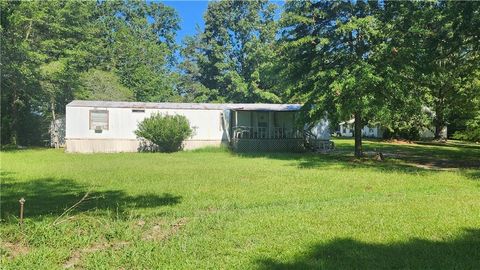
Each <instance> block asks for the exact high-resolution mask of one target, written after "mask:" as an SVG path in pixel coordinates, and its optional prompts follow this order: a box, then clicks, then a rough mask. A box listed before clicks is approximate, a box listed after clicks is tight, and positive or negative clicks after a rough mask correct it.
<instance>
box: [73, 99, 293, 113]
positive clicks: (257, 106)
mask: <svg viewBox="0 0 480 270" xmlns="http://www.w3.org/2000/svg"><path fill="white" fill-rule="evenodd" d="M67 107H96V108H141V109H183V110H225V109H230V110H235V111H298V110H300V109H301V107H302V105H301V104H265V103H170V102H163V103H153V102H126V101H93V100H74V101H72V102H70V103H68V104H67Z"/></svg>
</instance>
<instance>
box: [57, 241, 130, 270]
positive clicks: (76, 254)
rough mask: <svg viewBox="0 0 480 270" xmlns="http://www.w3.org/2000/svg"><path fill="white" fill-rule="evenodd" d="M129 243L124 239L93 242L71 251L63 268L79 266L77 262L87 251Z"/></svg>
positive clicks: (121, 246)
mask: <svg viewBox="0 0 480 270" xmlns="http://www.w3.org/2000/svg"><path fill="white" fill-rule="evenodd" d="M129 244H130V243H129V242H126V241H117V242H110V243H94V244H93V245H91V246H89V247H86V248H83V249H79V250H76V251H74V252H73V253H72V255H71V256H70V257H69V258H68V260H67V261H66V262H65V263H64V264H63V268H64V269H70V268H76V269H78V268H80V267H79V264H80V262H81V260H82V257H83V256H85V255H86V254H89V253H94V252H97V251H102V250H107V249H111V250H119V249H122V248H124V247H126V246H128V245H129Z"/></svg>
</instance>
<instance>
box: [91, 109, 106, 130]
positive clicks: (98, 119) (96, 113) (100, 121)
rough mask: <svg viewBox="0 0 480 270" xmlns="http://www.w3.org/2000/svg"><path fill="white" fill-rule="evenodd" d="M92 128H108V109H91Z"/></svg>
mask: <svg viewBox="0 0 480 270" xmlns="http://www.w3.org/2000/svg"><path fill="white" fill-rule="evenodd" d="M90 129H94V130H95V131H97V130H99V131H100V132H101V130H108V111H107V110H91V111H90Z"/></svg>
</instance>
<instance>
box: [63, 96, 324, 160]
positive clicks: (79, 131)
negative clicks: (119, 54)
mask: <svg viewBox="0 0 480 270" xmlns="http://www.w3.org/2000/svg"><path fill="white" fill-rule="evenodd" d="M300 108H301V105H300V104H207V103H145V102H114V101H85V100H75V101H72V102H70V103H69V104H68V105H67V106H66V136H65V142H66V151H67V152H82V153H89V152H136V151H137V150H138V148H139V146H140V140H139V139H138V138H137V137H136V135H135V133H134V132H135V130H136V129H137V126H138V123H139V122H140V121H142V120H143V119H145V118H146V117H149V116H151V115H152V114H153V113H162V114H172V115H173V114H179V115H184V116H185V117H186V118H187V119H188V120H189V122H190V125H191V127H192V129H193V130H194V135H193V136H192V137H191V138H189V139H187V140H186V141H185V142H184V149H195V148H201V147H205V146H220V145H221V144H226V145H229V146H231V147H232V148H233V149H235V150H239V151H241V150H260V151H269V150H281V151H297V150H300V149H301V148H303V147H304V141H305V138H304V132H303V130H302V129H300V128H298V126H297V121H296V117H297V116H296V115H297V112H298V111H299V110H300ZM327 127H328V121H320V123H319V124H317V125H316V126H315V127H314V129H313V132H312V133H313V134H315V136H316V138H315V139H316V140H319V141H328V140H329V139H330V134H329V133H330V132H328V128H327Z"/></svg>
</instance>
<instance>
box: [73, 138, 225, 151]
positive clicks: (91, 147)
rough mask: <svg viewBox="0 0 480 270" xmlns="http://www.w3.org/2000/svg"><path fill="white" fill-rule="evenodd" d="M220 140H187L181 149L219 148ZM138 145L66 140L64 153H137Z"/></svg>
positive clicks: (127, 141)
mask: <svg viewBox="0 0 480 270" xmlns="http://www.w3.org/2000/svg"><path fill="white" fill-rule="evenodd" d="M221 144H222V141H221V140H187V141H185V142H184V147H183V149H185V150H192V149H198V148H203V147H207V146H221ZM139 146H140V143H139V141H138V140H135V139H66V140H65V151H66V152H69V153H118V152H138V148H139Z"/></svg>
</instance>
